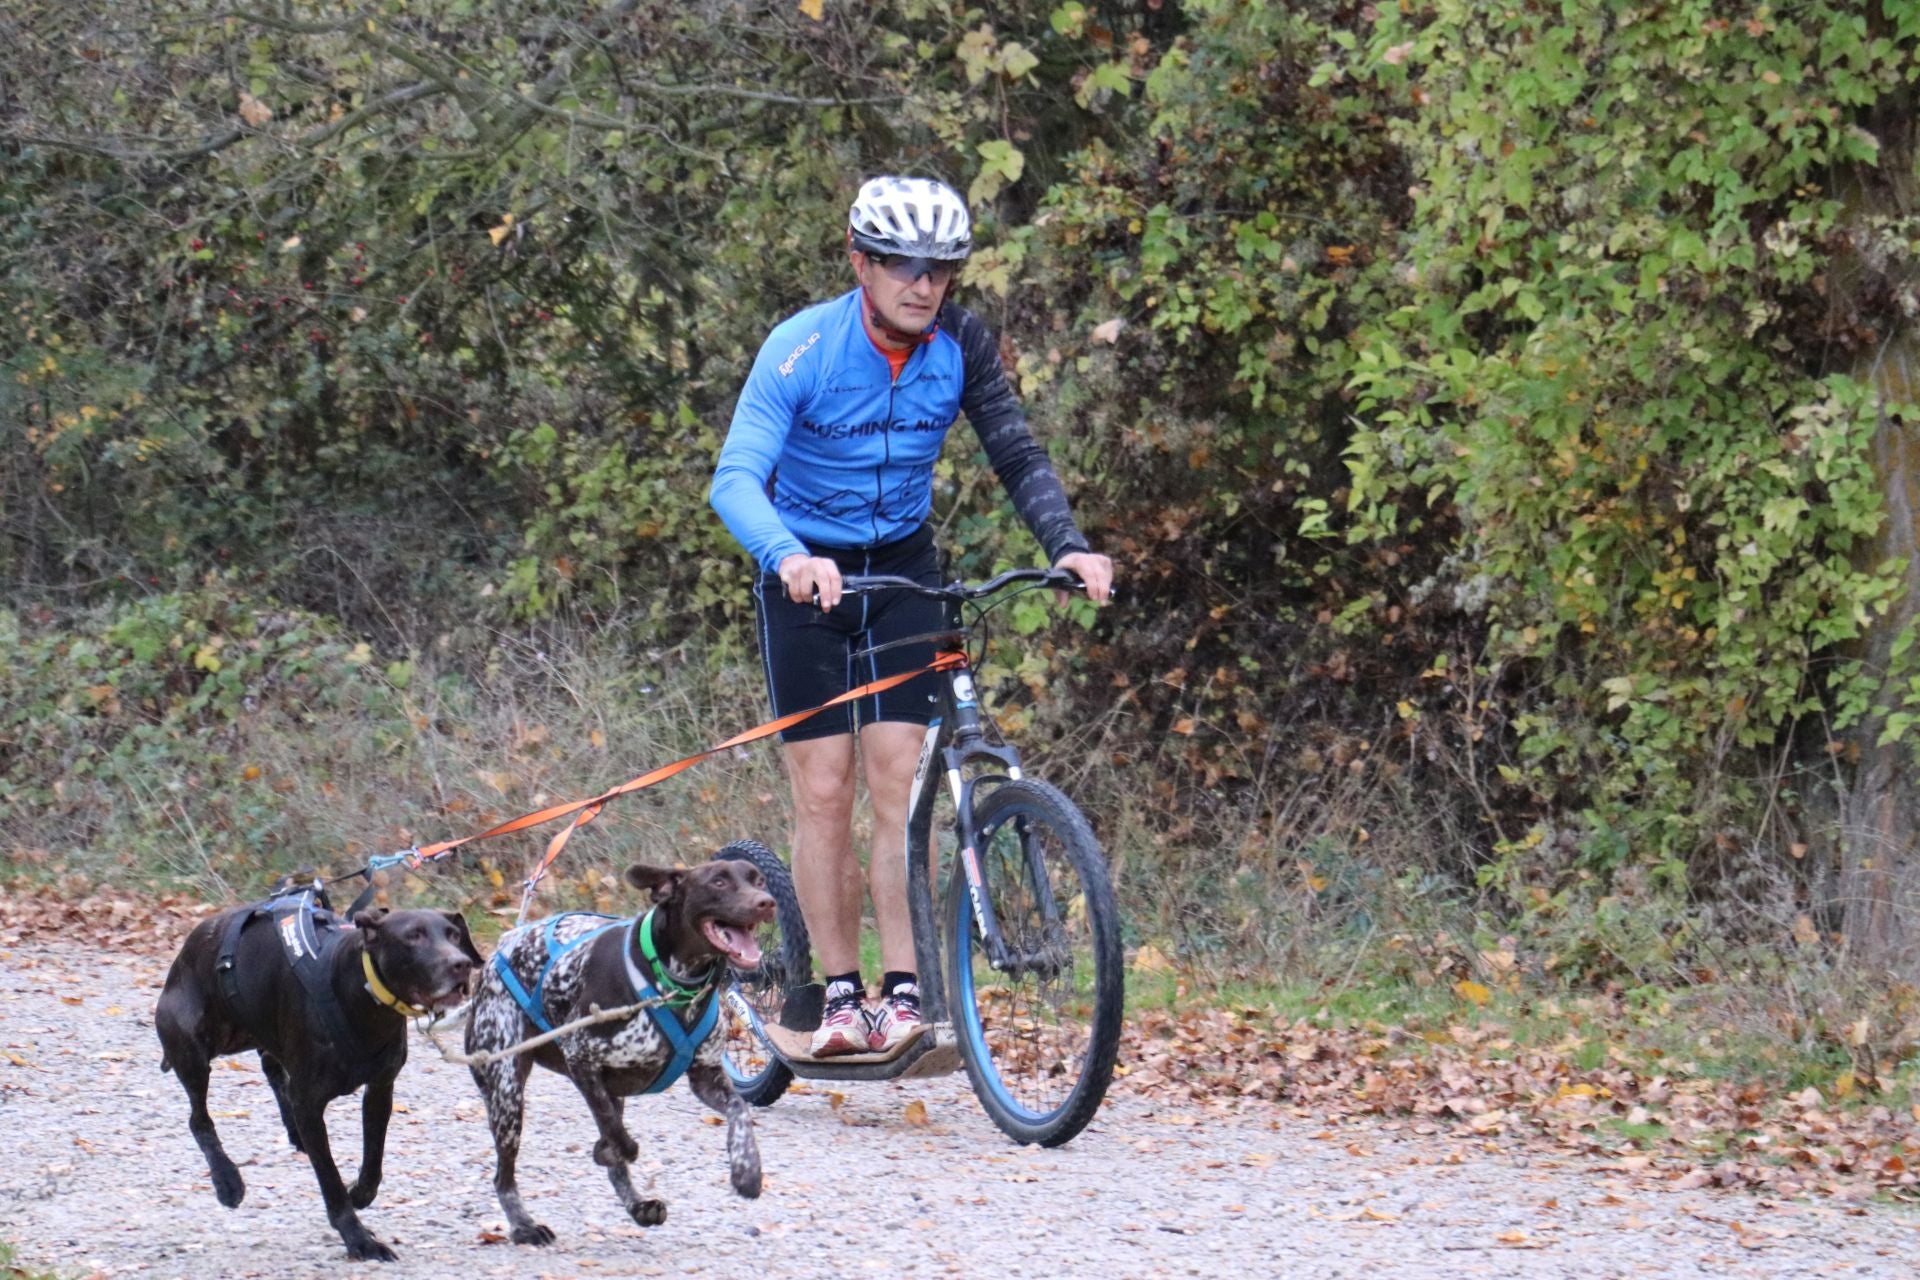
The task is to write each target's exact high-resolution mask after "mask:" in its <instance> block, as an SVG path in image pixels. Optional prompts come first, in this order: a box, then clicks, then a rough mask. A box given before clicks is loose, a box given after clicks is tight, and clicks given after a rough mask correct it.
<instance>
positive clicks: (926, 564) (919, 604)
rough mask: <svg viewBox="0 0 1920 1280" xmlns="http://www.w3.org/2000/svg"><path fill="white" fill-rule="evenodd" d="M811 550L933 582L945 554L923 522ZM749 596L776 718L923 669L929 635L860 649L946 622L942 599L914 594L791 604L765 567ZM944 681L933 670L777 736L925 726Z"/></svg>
mask: <svg viewBox="0 0 1920 1280" xmlns="http://www.w3.org/2000/svg"><path fill="white" fill-rule="evenodd" d="M809 551H810V552H811V553H812V554H813V555H816V556H826V557H829V558H831V559H832V560H833V562H834V563H835V564H838V565H839V566H840V572H841V573H842V574H844V575H848V576H852V575H855V574H869V573H886V574H896V575H898V576H900V577H903V578H912V579H913V580H914V581H916V582H924V583H926V584H927V585H928V586H939V585H941V581H940V554H939V552H938V551H937V550H936V549H935V547H934V545H933V530H932V529H931V528H930V527H929V526H927V525H921V526H920V528H918V529H916V530H915V531H914V532H912V533H910V534H908V535H907V536H906V537H904V538H902V539H900V540H899V541H898V542H889V543H884V544H882V545H880V546H877V547H852V548H847V547H824V546H814V547H810V548H809ZM753 603H754V608H755V610H756V612H758V614H759V616H760V658H761V661H762V662H763V663H764V664H765V667H766V672H767V692H768V696H769V698H770V700H771V701H772V703H773V714H774V716H775V717H776V718H777V717H779V716H784V715H790V714H792V713H793V712H795V711H804V710H806V709H807V708H808V707H817V706H819V705H820V704H822V703H824V702H826V701H828V700H829V699H831V698H836V697H839V696H840V695H841V694H843V693H845V692H846V691H847V690H849V689H853V688H856V687H858V686H860V685H863V684H866V683H868V682H870V681H873V680H879V679H883V678H885V677H887V676H890V675H897V674H899V673H900V672H903V671H912V670H914V669H915V668H917V667H924V666H926V665H927V664H928V663H930V662H932V661H933V654H934V646H933V642H932V641H931V640H923V641H920V642H918V643H915V644H903V645H899V646H897V647H895V648H891V649H885V650H882V651H881V652H879V653H871V654H861V655H860V656H859V657H855V656H854V655H855V654H856V653H859V651H860V650H863V649H867V648H869V647H871V646H873V645H880V644H886V643H887V642H888V641H891V640H899V639H903V638H905V637H908V636H918V635H927V634H929V633H934V632H939V631H943V630H946V629H947V628H948V623H947V605H946V602H945V601H943V600H938V599H935V598H933V597H931V596H922V595H915V594H914V593H912V592H910V591H898V590H896V591H885V592H875V593H873V594H861V595H849V596H845V597H843V598H842V599H841V601H840V603H839V604H838V605H836V606H834V608H832V609H831V610H828V611H827V612H824V613H823V612H821V610H820V609H819V608H817V607H816V606H815V605H814V604H813V603H812V602H811V601H809V602H808V603H806V604H795V603H794V602H793V601H792V600H790V599H788V598H787V593H786V588H785V587H783V586H782V585H781V583H780V580H779V579H778V578H776V577H771V576H769V575H766V574H760V575H758V576H756V578H755V579H754V586H753ZM939 679H940V676H939V675H938V674H936V673H934V672H928V673H927V674H926V675H924V676H922V677H920V678H919V679H917V680H909V681H907V682H906V683H905V684H902V685H897V686H895V687H894V688H892V689H888V690H886V691H884V692H882V693H877V694H872V695H869V696H868V697H865V698H860V699H857V700H855V701H853V702H845V703H842V704H840V705H839V706H837V707H829V708H828V709H827V710H825V711H822V712H821V713H820V714H819V715H817V716H813V717H812V718H810V719H807V720H803V721H801V722H800V723H799V724H797V725H794V726H793V727H792V728H790V729H786V730H784V731H782V732H781V734H780V738H781V741H783V742H804V741H806V740H807V739H810V738H830V737H833V736H834V735H835V734H841V733H852V732H853V731H854V730H855V729H856V728H859V727H860V726H863V725H869V724H874V723H877V722H879V721H883V720H888V721H900V722H903V723H907V724H922V725H923V724H929V723H931V722H932V720H933V717H934V708H935V706H936V705H937V703H938V699H939V689H940V686H939V684H938V681H939Z"/></svg>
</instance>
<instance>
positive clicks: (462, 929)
mask: <svg viewBox="0 0 1920 1280" xmlns="http://www.w3.org/2000/svg"><path fill="white" fill-rule="evenodd" d="M440 914H441V915H443V916H445V917H446V918H447V923H448V924H450V925H452V926H453V929H454V932H455V933H458V934H459V935H460V937H459V944H460V950H461V952H462V953H463V954H464V955H465V956H466V957H467V959H469V960H471V961H473V962H474V963H475V964H485V963H486V961H485V960H484V959H482V958H481V956H480V949H479V948H478V947H476V946H474V945H473V934H472V933H471V932H469V931H468V929H467V918H466V917H465V916H463V915H461V914H460V913H459V912H458V911H442V912H441V913H440Z"/></svg>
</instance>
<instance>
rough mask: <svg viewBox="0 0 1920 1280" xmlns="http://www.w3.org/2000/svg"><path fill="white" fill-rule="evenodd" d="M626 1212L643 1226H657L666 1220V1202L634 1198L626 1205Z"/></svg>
mask: <svg viewBox="0 0 1920 1280" xmlns="http://www.w3.org/2000/svg"><path fill="white" fill-rule="evenodd" d="M627 1213H628V1214H630V1215H631V1216H632V1218H633V1220H634V1221H635V1222H637V1223H639V1224H640V1225H641V1226H643V1227H657V1226H659V1225H660V1224H661V1223H663V1222H665V1221H666V1220H667V1202H666V1201H665V1200H635V1201H634V1202H633V1203H632V1204H630V1205H628V1206H627Z"/></svg>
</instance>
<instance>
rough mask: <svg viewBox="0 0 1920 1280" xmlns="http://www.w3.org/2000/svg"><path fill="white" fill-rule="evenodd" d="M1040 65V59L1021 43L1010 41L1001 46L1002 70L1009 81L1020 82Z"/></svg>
mask: <svg viewBox="0 0 1920 1280" xmlns="http://www.w3.org/2000/svg"><path fill="white" fill-rule="evenodd" d="M1039 65H1040V59H1038V58H1036V57H1035V56H1034V55H1033V53H1032V52H1031V51H1030V50H1029V49H1028V48H1027V46H1025V45H1023V44H1021V43H1020V42H1019V41H1017V40H1012V41H1008V42H1007V43H1006V44H1005V45H1003V46H1001V49H1000V70H1001V71H1003V72H1004V73H1005V74H1006V77H1007V79H1009V80H1018V79H1019V78H1020V77H1021V76H1024V75H1026V74H1027V72H1029V71H1031V70H1033V69H1034V68H1035V67H1037V66H1039Z"/></svg>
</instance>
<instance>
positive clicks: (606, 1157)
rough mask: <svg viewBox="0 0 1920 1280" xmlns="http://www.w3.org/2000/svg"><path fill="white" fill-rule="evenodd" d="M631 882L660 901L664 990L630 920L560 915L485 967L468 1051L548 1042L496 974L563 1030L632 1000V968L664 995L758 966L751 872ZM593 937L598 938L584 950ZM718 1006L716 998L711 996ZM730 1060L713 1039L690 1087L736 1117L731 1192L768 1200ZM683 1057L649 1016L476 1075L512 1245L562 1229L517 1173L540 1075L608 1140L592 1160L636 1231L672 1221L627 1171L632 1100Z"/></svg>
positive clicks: (706, 867)
mask: <svg viewBox="0 0 1920 1280" xmlns="http://www.w3.org/2000/svg"><path fill="white" fill-rule="evenodd" d="M626 879H627V883H629V884H631V885H633V886H634V887H635V888H638V889H643V890H646V891H648V892H650V893H651V894H652V898H653V904H654V906H653V923H652V938H653V943H654V950H655V952H656V954H657V956H658V958H659V961H660V963H661V964H662V965H664V967H665V969H666V971H667V979H668V980H667V981H656V980H655V979H654V977H653V976H652V975H654V974H656V973H657V970H656V969H654V968H653V967H652V966H651V965H650V963H649V961H648V960H647V958H646V957H645V955H644V954H643V947H642V945H641V941H640V939H639V937H638V934H637V931H636V930H635V929H632V928H629V927H628V926H627V924H626V923H625V922H622V923H620V924H618V925H616V926H612V927H609V926H608V924H607V921H606V920H605V919H604V918H600V917H594V916H587V915H572V916H565V917H562V918H560V919H559V920H558V921H557V922H555V923H553V924H552V926H551V930H550V929H549V924H548V922H546V921H541V922H539V923H536V924H531V925H526V926H523V927H521V928H518V929H514V930H512V931H511V932H509V933H507V934H506V935H505V936H503V937H502V938H501V939H500V945H499V948H498V949H497V951H496V954H495V960H494V963H492V964H489V965H488V966H487V968H486V971H485V974H484V976H483V978H482V981H481V983H480V990H479V993H478V994H477V995H476V996H475V997H474V1000H473V1006H472V1010H471V1013H470V1015H469V1020H468V1022H467V1041H466V1043H467V1052H469V1053H474V1052H476V1051H481V1050H488V1051H496V1052H497V1051H499V1050H502V1049H507V1048H510V1047H511V1046H513V1045H515V1044H518V1043H520V1042H521V1041H523V1040H528V1039H531V1038H533V1037H534V1036H536V1035H538V1034H539V1033H540V1031H541V1028H540V1027H539V1026H538V1025H537V1024H536V1023H535V1022H534V1020H533V1019H532V1018H530V1017H529V1016H528V1014H527V1013H526V1011H525V1010H524V1009H523V1008H522V1007H521V1005H520V1003H519V1001H518V1000H517V999H516V997H515V995H514V993H513V992H512V991H510V990H509V988H508V984H507V982H506V981H505V979H504V978H503V977H502V975H501V973H500V971H499V969H498V968H497V967H496V966H498V965H500V964H504V965H506V966H507V967H508V968H509V969H510V970H511V971H512V973H513V975H514V980H515V982H516V983H517V984H518V985H519V986H520V988H521V989H522V991H523V992H525V993H528V998H529V999H531V1000H534V1001H535V1003H536V1007H537V1008H538V1009H539V1010H540V1011H541V1013H542V1014H543V1015H544V1020H545V1021H546V1022H547V1024H548V1025H549V1026H552V1027H560V1026H563V1025H565V1024H566V1023H568V1022H572V1021H574V1020H576V1019H578V1018H581V1017H583V1016H585V1015H587V1014H588V1013H590V1012H592V1011H593V1010H594V1009H595V1008H599V1009H613V1008H618V1007H620V1006H623V1005H628V1004H632V1003H634V1000H635V990H634V984H633V980H632V974H633V973H634V972H635V971H636V970H637V971H638V972H639V973H641V974H645V975H649V976H648V980H649V981H654V982H655V985H656V986H657V987H658V988H659V989H660V990H662V991H669V990H671V989H672V987H673V985H674V984H676V983H677V984H680V985H682V986H686V987H700V986H705V985H708V984H713V985H722V986H723V985H724V983H725V974H726V965H727V963H728V961H732V962H733V963H734V964H736V965H738V966H740V967H741V968H751V967H753V966H754V965H757V964H758V963H759V962H760V948H759V945H758V944H757V943H756V942H755V941H754V937H753V932H754V930H755V929H756V928H758V927H759V926H760V925H762V924H765V923H766V922H767V921H769V920H771V919H773V915H774V901H773V898H772V897H771V896H770V895H769V894H768V893H767V891H766V885H765V882H764V881H763V880H762V879H761V876H760V872H759V871H758V870H757V869H756V868H755V867H754V866H753V865H752V864H751V863H746V862H738V861H733V860H730V859H720V860H716V861H713V862H708V863H704V864H702V865H700V866H697V867H693V868H691V869H687V870H664V869H662V868H658V867H646V866H634V867H629V868H627V873H626ZM595 931H598V932H597V936H593V937H591V938H588V939H587V940H585V941H581V939H582V938H583V937H585V936H586V935H589V934H595ZM550 939H551V940H550ZM575 943H577V945H569V944H575ZM550 948H551V949H550ZM556 952H557V953H558V955H557V958H553V957H554V955H555V953H556ZM717 998H718V996H717V995H716V994H714V993H712V992H711V991H709V992H708V994H707V995H706V997H705V999H706V1000H709V1001H711V1000H714V999H717ZM700 1008H701V1006H700V1004H699V1002H698V1001H696V1002H695V1003H694V1006H693V1007H691V1008H687V1009H682V1010H678V1011H670V1012H668V1015H667V1016H674V1017H678V1018H679V1020H680V1024H681V1025H682V1026H689V1025H693V1024H695V1023H696V1022H697V1020H698V1014H699V1010H700ZM724 1049H725V1038H724V1037H723V1036H719V1035H709V1036H708V1037H707V1038H706V1039H705V1040H704V1041H702V1042H701V1043H700V1045H699V1047H698V1048H697V1049H696V1050H695V1051H694V1054H693V1060H692V1062H691V1063H690V1064H689V1065H688V1066H687V1068H686V1076H687V1083H688V1084H689V1085H690V1086H691V1087H692V1089H693V1092H694V1095H695V1096H696V1097H698V1098H699V1099H700V1100H701V1101H702V1102H704V1103H706V1104H707V1105H708V1106H709V1107H712V1108H713V1109H714V1110H715V1111H717V1112H719V1113H720V1114H721V1115H723V1116H725V1117H726V1121H727V1157H728V1164H729V1169H730V1172H731V1177H732V1182H733V1189H734V1190H735V1191H737V1192H739V1193H740V1194H741V1195H742V1196H745V1197H747V1198H749V1199H751V1198H753V1197H755V1196H758V1195H759V1194H760V1149H759V1147H758V1145H757V1144H756V1143H755V1141H754V1136H753V1117H752V1114H751V1109H750V1108H749V1107H748V1106H747V1103H746V1102H745V1101H744V1100H743V1099H741V1098H740V1096H739V1095H737V1094H736V1093H734V1091H733V1086H732V1084H731V1082H730V1081H729V1080H728V1078H727V1073H726V1068H725V1066H724V1065H723V1063H722V1054H723V1052H724ZM673 1058H674V1051H673V1047H672V1045H670V1044H669V1042H668V1040H667V1037H666V1035H664V1034H663V1033H662V1031H661V1029H660V1027H659V1026H658V1025H657V1024H656V1023H655V1021H654V1017H653V1016H652V1014H651V1012H648V1011H643V1012H641V1013H639V1014H637V1015H636V1016H634V1017H632V1018H630V1019H626V1020H623V1021H612V1022H601V1023H596V1024H594V1025H591V1026H586V1027H582V1028H580V1029H578V1030H575V1031H571V1032H568V1033H567V1034H566V1035H564V1036H561V1037H560V1038H559V1039H557V1040H553V1041H549V1042H548V1043H546V1044H544V1045H541V1046H540V1047H539V1048H537V1049H532V1050H529V1051H527V1052H525V1053H521V1054H516V1055H514V1056H512V1057H507V1058H501V1059H496V1060H493V1061H490V1062H487V1063H485V1064H484V1065H476V1066H474V1067H472V1068H471V1070H472V1072H473V1079H474V1083H475V1084H477V1085H478V1086H479V1087H480V1092H481V1094H482V1095H483V1096H484V1097H485V1098H486V1102H487V1119H488V1122H489V1123H490V1124H491V1126H492V1129H493V1145H494V1151H495V1153H496V1155H497V1157H498V1162H497V1164H496V1165H495V1168H494V1176H493V1186H494V1191H495V1192H496V1193H497V1194H498V1195H499V1197H500V1207H501V1208H502V1209H504V1210H505V1211H506V1214H507V1219H508V1223H509V1225H510V1227H511V1230H512V1236H513V1239H514V1241H515V1243H518V1244H549V1243H551V1242H552V1241H553V1232H552V1231H551V1230H549V1229H548V1228H547V1227H546V1226H544V1225H542V1224H541V1223H538V1222H535V1221H534V1220H533V1217H532V1216H531V1215H530V1214H529V1213H528V1212H527V1210H526V1207H525V1206H524V1205H523V1204H522V1203H521V1201H520V1192H519V1187H518V1184H517V1182H516V1180H515V1175H514V1165H515V1162H516V1161H517V1160H518V1158H519V1154H520V1131H521V1113H522V1109H523V1107H524V1105H525V1101H526V1085H527V1077H528V1075H529V1074H531V1072H532V1069H533V1065H534V1064H535V1063H538V1064H539V1065H540V1066H542V1067H545V1068H547V1069H548V1070H549V1071H557V1072H559V1073H560V1074H562V1075H564V1076H566V1077H567V1078H568V1079H570V1080H572V1081H573V1083H574V1085H575V1087H577V1088H578V1089H579V1090H580V1094H581V1096H582V1097H584V1098H585V1099H586V1101H587V1108H588V1110H590V1111H592V1113H593V1118H594V1122H595V1123H596V1124H597V1125H598V1126H599V1129H600V1140H599V1141H598V1142H597V1143H595V1144H594V1148H593V1158H594V1161H595V1163H597V1164H600V1165H603V1166H605V1168H606V1170H607V1178H608V1180H609V1181H610V1182H612V1184H613V1189H614V1192H615V1193H616V1194H617V1195H618V1196H619V1198H620V1203H621V1204H622V1206H624V1207H625V1209H626V1211H627V1213H628V1214H629V1215H630V1216H631V1217H632V1218H633V1220H634V1221H635V1222H637V1223H639V1224H640V1225H641V1226H643V1227H650V1226H658V1225H659V1224H660V1223H662V1222H665V1221H666V1220H667V1206H666V1202H665V1201H662V1200H658V1199H654V1198H651V1197H645V1198H643V1197H641V1196H640V1195H639V1194H638V1193H636V1192H635V1191H634V1188H633V1182H632V1179H631V1178H630V1177H629V1176H628V1172H627V1166H628V1164H629V1163H630V1162H631V1161H633V1160H634V1159H636V1158H638V1156H639V1154H640V1147H639V1144H638V1143H636V1142H635V1141H634V1140H633V1138H632V1137H631V1136H630V1135H629V1134H628V1132H627V1128H626V1124H625V1120H624V1115H623V1112H624V1108H625V1100H626V1099H627V1098H628V1097H629V1096H631V1095H633V1094H636V1093H642V1092H645V1091H647V1090H648V1089H649V1088H650V1087H651V1086H653V1085H654V1084H655V1083H656V1081H657V1080H658V1079H659V1077H660V1074H661V1072H662V1071H663V1070H665V1069H666V1068H667V1067H668V1066H669V1064H670V1063H671V1062H672V1060H673Z"/></svg>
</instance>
